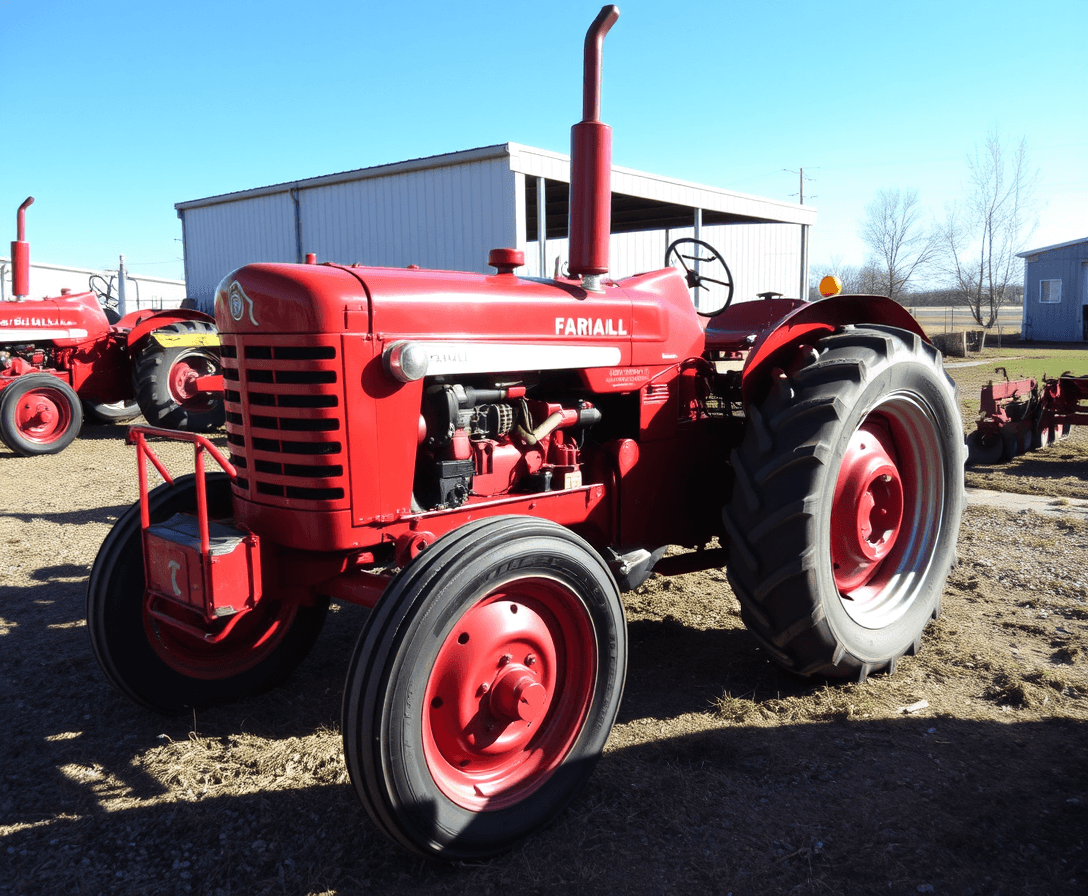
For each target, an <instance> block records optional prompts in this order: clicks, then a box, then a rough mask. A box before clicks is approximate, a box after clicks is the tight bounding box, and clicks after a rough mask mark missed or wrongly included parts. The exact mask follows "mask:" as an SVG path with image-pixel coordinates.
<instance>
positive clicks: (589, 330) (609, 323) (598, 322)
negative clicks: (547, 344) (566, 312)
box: [555, 317, 629, 336]
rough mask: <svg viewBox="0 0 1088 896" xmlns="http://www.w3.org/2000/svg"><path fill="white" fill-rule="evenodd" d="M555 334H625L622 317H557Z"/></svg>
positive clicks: (625, 328) (625, 329)
mask: <svg viewBox="0 0 1088 896" xmlns="http://www.w3.org/2000/svg"><path fill="white" fill-rule="evenodd" d="M555 335H556V336H627V335H629V334H628V333H627V327H626V325H625V324H624V320H623V318H622V317H621V318H611V317H596V318H594V317H557V318H556V319H555Z"/></svg>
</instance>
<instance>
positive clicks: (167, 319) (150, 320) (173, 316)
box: [116, 308, 219, 349]
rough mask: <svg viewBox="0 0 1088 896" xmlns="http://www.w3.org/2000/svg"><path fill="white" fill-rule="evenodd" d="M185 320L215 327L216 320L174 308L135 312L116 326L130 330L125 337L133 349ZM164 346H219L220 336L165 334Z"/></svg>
mask: <svg viewBox="0 0 1088 896" xmlns="http://www.w3.org/2000/svg"><path fill="white" fill-rule="evenodd" d="M183 320H202V321H204V322H205V323H209V324H211V325H212V326H213V327H214V326H215V318H214V317H212V316H211V315H210V314H205V313H204V312H203V311H197V310H195V309H192V308H172V309H170V310H169V311H152V312H148V311H133V312H132V313H130V314H126V315H125V316H124V317H122V318H121V319H120V320H119V321H118V322H117V324H116V326H117V328H118V329H122V330H123V329H125V328H128V335H127V336H126V337H125V340H126V344H127V345H128V347H129V348H130V349H131V348H132V347H133V346H134V345H136V343H137V342H139V341H140V340H141V339H143V338H144V337H145V336H147V335H149V334H151V333H154V331H155V330H158V329H160V328H162V327H165V326H167V325H168V324H176V323H178V322H179V321H183ZM164 340H168V341H164ZM160 341H162V342H163V345H166V346H167V347H174V346H179V345H187V346H189V345H193V346H195V345H219V336H218V334H217V333H193V334H188V335H181V334H178V333H165V334H163V336H162V339H161V340H160Z"/></svg>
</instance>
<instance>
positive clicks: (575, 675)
mask: <svg viewBox="0 0 1088 896" xmlns="http://www.w3.org/2000/svg"><path fill="white" fill-rule="evenodd" d="M626 660H627V640H626V630H625V624H624V616H623V607H622V604H621V603H620V599H619V591H618V589H617V587H616V583H615V581H614V580H613V578H612V575H611V573H610V572H609V571H608V568H607V567H606V566H605V564H604V562H603V561H602V560H601V558H600V557H599V556H598V555H597V554H596V553H595V552H594V551H593V550H592V548H590V547H589V546H588V545H587V544H586V543H585V542H584V541H582V539H580V538H579V537H578V536H576V535H574V534H573V533H572V532H570V531H569V530H568V529H565V528H563V527H562V526H559V525H556V524H555V523H551V522H548V521H546V520H538V519H533V518H530V517H498V518H492V519H486V520H481V521H478V522H475V523H469V524H467V525H465V526H463V527H461V528H460V529H457V530H455V531H454V532H452V533H451V534H449V535H447V536H446V537H445V538H442V539H439V541H437V542H436V543H435V544H434V545H432V546H431V547H429V548H428V549H427V550H426V551H425V552H424V553H422V554H420V555H419V556H418V557H417V558H416V559H415V560H413V561H412V562H411V563H410V564H409V565H408V566H406V567H405V568H404V569H403V570H401V572H400V573H399V574H398V575H397V577H396V578H395V579H394V580H393V582H392V583H391V584H390V586H389V588H388V589H387V590H386V593H385V594H384V595H383V596H382V599H381V600H380V601H379V603H378V606H377V607H376V608H375V610H374V611H373V613H372V614H371V616H370V618H369V619H368V620H367V623H366V625H365V627H364V628H363V632H362V634H361V636H360V638H359V642H358V644H357V645H356V648H355V653H354V655H353V657H352V660H351V665H350V667H349V670H348V675H347V682H346V684H345V688H344V708H343V733H344V755H345V758H346V760H347V766H348V772H349V774H350V776H351V780H352V782H353V784H354V785H355V789H356V791H357V792H358V794H359V797H360V799H361V800H362V802H363V804H364V805H365V806H366V809H367V811H368V812H369V814H370V816H371V818H372V819H373V820H374V822H375V824H377V825H378V827H379V828H380V829H381V830H382V831H383V832H384V833H385V834H386V835H387V836H389V837H390V838H391V839H393V840H395V841H396V842H398V843H400V844H402V845H404V846H406V847H408V848H409V849H412V850H414V851H415V852H418V853H421V854H423V855H426V856H440V857H443V858H448V859H479V858H483V857H485V856H490V855H494V854H496V853H499V852H502V851H504V850H507V849H510V848H511V847H513V846H514V845H516V844H517V843H518V842H520V841H521V840H523V839H524V838H525V837H527V836H528V835H530V834H531V833H533V832H534V831H536V830H538V829H539V828H541V827H542V826H544V825H546V824H548V823H549V822H550V821H551V820H552V819H553V818H555V816H556V815H558V814H559V812H561V811H562V810H563V809H564V808H565V807H566V806H567V805H568V804H569V803H570V801H571V800H572V799H573V798H574V797H575V795H576V794H577V793H578V791H579V790H581V788H582V786H583V784H584V783H585V781H586V779H587V778H588V777H589V775H590V773H591V772H592V770H593V767H594V765H595V764H596V762H597V760H598V759H599V758H600V755H601V751H602V750H603V748H604V744H605V741H606V740H607V739H608V735H609V732H610V731H611V730H612V725H613V723H614V722H615V719H616V713H617V712H618V710H619V705H620V699H621V697H622V693H623V681H624V673H625V669H626Z"/></svg>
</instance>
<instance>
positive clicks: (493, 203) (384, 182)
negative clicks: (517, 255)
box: [298, 159, 516, 272]
mask: <svg viewBox="0 0 1088 896" xmlns="http://www.w3.org/2000/svg"><path fill="white" fill-rule="evenodd" d="M298 192H299V203H300V209H301V222H302V251H303V253H304V254H305V253H307V252H314V253H316V254H317V257H318V260H319V261H338V262H341V263H344V264H354V263H359V264H366V265H378V266H382V267H404V266H406V265H409V264H418V265H419V266H420V267H422V268H431V269H438V270H467V271H479V272H484V271H489V270H490V268H488V267H487V253H488V252H489V251H490V250H491V249H492V248H494V247H495V246H503V245H513V244H514V241H515V240H516V232H515V221H514V177H513V174H512V173H511V171H510V166H509V164H508V162H507V160H506V159H488V160H486V161H481V162H470V163H466V164H463V165H458V166H450V165H447V166H444V167H441V168H431V169H425V170H422V171H413V172H409V173H404V174H395V175H391V176H388V177H373V178H366V179H362V180H357V181H350V182H347V183H338V184H331V185H328V186H320V187H313V188H305V189H301V190H299V191H298Z"/></svg>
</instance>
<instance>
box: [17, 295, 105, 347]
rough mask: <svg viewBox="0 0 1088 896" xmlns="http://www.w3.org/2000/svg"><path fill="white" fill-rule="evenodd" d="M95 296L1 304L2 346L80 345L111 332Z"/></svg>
mask: <svg viewBox="0 0 1088 896" xmlns="http://www.w3.org/2000/svg"><path fill="white" fill-rule="evenodd" d="M109 328H110V327H109V323H108V322H107V320H106V315H105V313H104V312H103V311H102V308H101V307H100V306H99V304H98V299H97V298H96V297H95V294H94V293H93V292H81V293H74V294H69V295H62V296H57V297H55V298H47V299H37V300H31V301H20V302H0V342H3V343H16V342H43V341H46V340H48V341H50V342H52V343H53V344H55V345H57V346H58V347H62V348H63V347H66V346H73V345H78V344H79V343H81V342H87V341H89V340H94V339H97V338H99V337H101V336H102V335H103V334H104V333H106V332H107V331H108V330H109Z"/></svg>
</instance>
